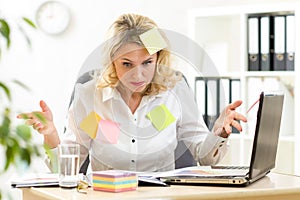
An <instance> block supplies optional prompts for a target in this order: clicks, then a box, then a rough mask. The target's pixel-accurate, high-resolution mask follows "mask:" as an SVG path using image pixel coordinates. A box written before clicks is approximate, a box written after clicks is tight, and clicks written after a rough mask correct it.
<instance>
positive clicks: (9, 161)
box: [4, 146, 15, 171]
mask: <svg viewBox="0 0 300 200" xmlns="http://www.w3.org/2000/svg"><path fill="white" fill-rule="evenodd" d="M5 155H6V163H5V166H4V170H5V171H6V170H7V169H8V167H9V166H10V165H11V164H13V162H14V157H15V156H14V153H13V148H12V147H11V146H7V148H6V152H5Z"/></svg>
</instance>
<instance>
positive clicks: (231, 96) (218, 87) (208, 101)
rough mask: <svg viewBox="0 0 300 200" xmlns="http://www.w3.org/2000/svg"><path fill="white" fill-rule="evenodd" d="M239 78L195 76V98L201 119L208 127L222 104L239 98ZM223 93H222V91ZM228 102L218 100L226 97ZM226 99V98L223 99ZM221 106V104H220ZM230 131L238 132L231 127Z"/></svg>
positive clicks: (210, 126) (211, 124)
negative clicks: (201, 115)
mask: <svg viewBox="0 0 300 200" xmlns="http://www.w3.org/2000/svg"><path fill="white" fill-rule="evenodd" d="M240 88H241V87H240V79H239V78H231V77H196V78H195V99H196V101H197V104H200V107H201V108H200V109H201V111H202V112H203V119H204V122H205V123H206V125H207V126H208V128H209V129H212V127H213V125H214V122H215V120H216V119H217V118H218V117H219V114H220V111H221V110H220V109H221V105H222V104H226V105H227V104H228V103H231V102H233V101H235V100H238V99H240ZM223 92H224V93H225V94H222V93H223ZM226 97H228V98H227V101H228V102H220V100H223V99H226ZM225 101H226V100H225ZM222 107H223V106H222ZM232 133H239V131H238V130H237V129H236V128H234V127H233V128H232Z"/></svg>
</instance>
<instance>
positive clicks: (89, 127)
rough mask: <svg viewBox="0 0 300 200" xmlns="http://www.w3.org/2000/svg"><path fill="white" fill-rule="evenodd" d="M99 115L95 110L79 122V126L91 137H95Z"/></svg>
mask: <svg viewBox="0 0 300 200" xmlns="http://www.w3.org/2000/svg"><path fill="white" fill-rule="evenodd" d="M100 120H101V117H100V116H99V115H98V114H97V113H96V112H94V111H93V112H91V113H90V114H89V115H88V116H87V117H86V118H85V119H83V120H82V122H81V123H80V128H81V129H82V130H84V131H85V132H86V133H87V134H88V135H89V136H90V137H91V138H92V139H94V138H96V135H97V131H98V126H99V122H100Z"/></svg>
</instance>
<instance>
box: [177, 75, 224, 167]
mask: <svg viewBox="0 0 300 200" xmlns="http://www.w3.org/2000/svg"><path fill="white" fill-rule="evenodd" d="M174 90H175V93H176V95H178V97H179V99H180V102H181V108H182V110H181V113H182V115H181V119H179V120H178V122H177V137H178V141H180V140H182V141H184V143H185V144H186V146H187V147H188V148H189V150H190V151H191V153H192V155H193V157H194V159H195V160H196V161H197V162H198V163H199V164H200V165H215V164H217V163H218V162H219V161H220V160H221V159H222V158H223V157H224V155H225V153H226V151H227V139H226V138H222V137H219V136H216V135H214V134H213V133H211V132H210V131H209V129H208V127H207V126H206V124H205V122H204V120H203V117H202V113H201V112H200V111H199V108H198V105H197V103H196V101H195V97H194V94H193V92H192V90H191V88H190V87H189V86H188V84H187V83H186V82H185V81H184V80H183V81H181V82H179V83H178V84H177V85H176V87H175V88H174Z"/></svg>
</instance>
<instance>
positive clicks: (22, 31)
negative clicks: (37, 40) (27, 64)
mask: <svg viewBox="0 0 300 200" xmlns="http://www.w3.org/2000/svg"><path fill="white" fill-rule="evenodd" d="M18 27H19V30H20V32H21V33H22V34H23V36H24V37H25V40H26V42H27V45H28V46H29V47H31V41H30V38H29V37H28V35H27V33H26V32H25V31H24V29H23V28H22V27H21V26H20V25H18Z"/></svg>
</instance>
